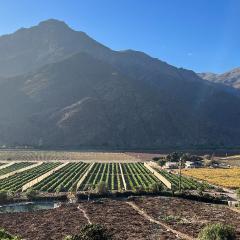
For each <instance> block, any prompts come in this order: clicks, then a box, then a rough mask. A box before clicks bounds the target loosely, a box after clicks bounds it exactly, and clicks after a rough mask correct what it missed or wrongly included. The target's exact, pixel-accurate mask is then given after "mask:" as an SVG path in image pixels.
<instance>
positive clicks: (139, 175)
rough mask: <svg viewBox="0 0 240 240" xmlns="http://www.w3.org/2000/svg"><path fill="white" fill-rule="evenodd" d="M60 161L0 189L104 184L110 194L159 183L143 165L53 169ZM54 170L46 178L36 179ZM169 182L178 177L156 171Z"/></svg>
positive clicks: (189, 184)
mask: <svg viewBox="0 0 240 240" xmlns="http://www.w3.org/2000/svg"><path fill="white" fill-rule="evenodd" d="M32 164H33V163H30V162H19V163H14V164H12V165H10V166H7V167H5V168H2V169H0V176H1V175H5V174H7V173H10V172H14V171H16V170H18V169H21V168H25V167H28V166H30V165H32ZM61 164H62V163H60V162H44V163H42V164H41V165H38V166H36V167H33V168H31V169H28V170H25V171H22V172H20V173H15V174H14V175H11V176H9V177H6V178H3V179H1V180H0V190H10V191H16V192H18V191H21V190H22V187H23V186H24V185H25V184H27V183H29V182H31V181H33V180H35V182H34V185H33V186H32V188H33V189H34V190H37V191H40V192H50V193H54V192H69V191H88V190H94V189H95V188H96V187H97V185H98V184H99V183H101V182H104V183H105V185H106V187H107V189H108V190H110V191H122V190H129V191H135V190H139V189H142V190H147V189H149V188H150V187H151V186H152V185H153V184H155V183H157V184H159V183H161V181H160V180H159V179H158V178H157V177H156V176H155V175H154V174H153V173H152V172H150V171H149V170H148V169H147V168H146V167H145V166H144V164H143V163H93V164H88V163H83V162H70V163H67V164H66V165H63V167H62V168H60V169H58V170H54V169H55V168H56V167H58V166H60V165H61ZM51 170H53V172H51V174H50V175H48V176H47V177H45V178H40V179H39V182H37V181H38V178H39V177H40V176H42V175H43V174H45V173H48V172H49V171H51ZM157 171H158V172H159V173H160V174H161V175H162V176H164V177H165V178H166V179H167V180H168V181H169V182H171V183H172V186H173V188H178V186H179V180H180V179H179V176H178V175H176V174H172V173H169V172H167V171H165V170H157ZM201 186H203V184H202V183H199V182H197V181H195V180H193V179H191V178H188V177H184V176H182V188H183V189H191V190H192V189H198V188H199V187H201ZM208 186H209V185H207V184H204V187H208Z"/></svg>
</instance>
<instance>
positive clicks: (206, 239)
mask: <svg viewBox="0 0 240 240" xmlns="http://www.w3.org/2000/svg"><path fill="white" fill-rule="evenodd" d="M198 239H199V240H235V239H236V233H235V230H234V228H233V227H232V226H230V225H223V224H222V223H217V224H209V225H207V226H206V227H205V228H203V229H202V231H201V232H200V233H199V235H198Z"/></svg>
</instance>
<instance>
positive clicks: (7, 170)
mask: <svg viewBox="0 0 240 240" xmlns="http://www.w3.org/2000/svg"><path fill="white" fill-rule="evenodd" d="M32 164H33V163H31V162H19V163H14V164H13V165H10V166H8V167H5V168H2V169H0V176H2V175H5V174H8V173H10V172H13V171H16V170H19V169H21V168H25V167H28V166H30V165H32Z"/></svg>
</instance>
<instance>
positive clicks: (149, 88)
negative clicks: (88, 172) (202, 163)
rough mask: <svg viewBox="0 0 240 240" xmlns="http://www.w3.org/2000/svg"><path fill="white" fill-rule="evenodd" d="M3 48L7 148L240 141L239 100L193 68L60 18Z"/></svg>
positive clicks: (1, 120)
mask: <svg viewBox="0 0 240 240" xmlns="http://www.w3.org/2000/svg"><path fill="white" fill-rule="evenodd" d="M18 42H19V44H20V43H21V44H20V45H19V46H18ZM30 43H31V44H30ZM27 46H28V47H27ZM4 49H6V51H7V52H8V53H7V52H6V53H5V54H6V55H5V58H4V57H2V55H1V54H0V62H1V64H0V76H4V78H1V79H0V109H1V112H0V144H8V145H24V144H29V145H34V146H44V147H68V148H72V147H75V148H80V147H83V148H87V147H89V148H163V147H176V146H180V147H192V146H199V145H203V146H207V145H208V146H209V145H211V146H220V145H221V146H233V145H240V139H239V134H240V108H239V103H240V98H239V96H238V95H237V94H232V93H231V91H229V90H228V89H227V88H223V87H221V86H219V85H218V84H214V83H210V82H208V81H204V80H202V79H201V78H199V77H198V76H197V75H196V74H195V73H194V72H193V71H189V70H185V69H179V68H176V67H174V66H171V65H169V64H167V63H165V62H162V61H160V60H158V59H155V58H151V57H150V56H148V55H146V54H144V53H142V52H137V51H133V50H127V51H120V52H117V51H113V50H111V49H109V48H107V47H105V46H103V45H101V44H99V43H97V42H96V41H95V40H93V39H91V38H90V37H88V36H87V35H86V34H85V33H82V32H76V31H73V30H71V29H70V28H69V27H68V26H67V25H66V24H64V23H62V22H59V21H56V20H48V21H45V22H43V23H40V24H39V25H38V26H36V27H33V28H30V29H22V30H19V31H17V32H16V33H14V34H12V35H8V36H3V37H1V38H0V53H2V52H4ZM7 56H9V57H7ZM10 56H11V57H10ZM14 64H15V65H14ZM11 66H12V67H11Z"/></svg>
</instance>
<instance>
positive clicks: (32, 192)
mask: <svg viewBox="0 0 240 240" xmlns="http://www.w3.org/2000/svg"><path fill="white" fill-rule="evenodd" d="M37 195H38V192H37V191H36V190H34V189H32V188H29V189H28V190H27V191H26V197H27V199H29V200H33V199H35V198H36V197H37Z"/></svg>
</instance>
